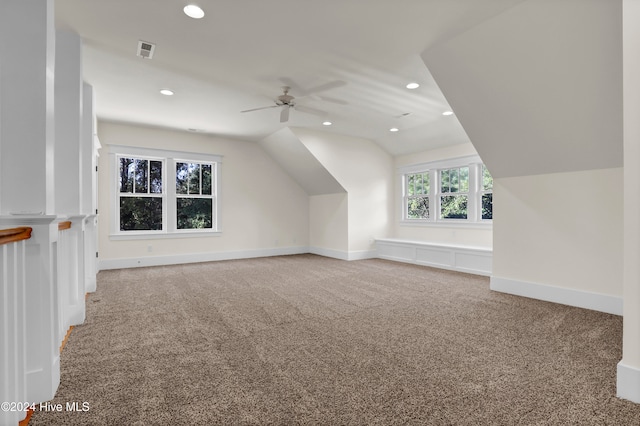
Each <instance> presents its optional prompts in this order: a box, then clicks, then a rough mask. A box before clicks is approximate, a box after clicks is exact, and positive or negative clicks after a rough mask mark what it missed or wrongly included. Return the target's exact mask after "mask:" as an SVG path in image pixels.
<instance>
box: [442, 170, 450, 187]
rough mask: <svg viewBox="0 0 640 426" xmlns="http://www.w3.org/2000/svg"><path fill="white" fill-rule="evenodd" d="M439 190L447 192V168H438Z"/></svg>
mask: <svg viewBox="0 0 640 426" xmlns="http://www.w3.org/2000/svg"><path fill="white" fill-rule="evenodd" d="M440 192H449V170H448V169H447V170H440Z"/></svg>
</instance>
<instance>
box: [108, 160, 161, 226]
mask: <svg viewBox="0 0 640 426" xmlns="http://www.w3.org/2000/svg"><path fill="white" fill-rule="evenodd" d="M162 163H163V162H162V160H151V159H142V158H128V157H119V166H120V167H119V169H120V191H119V192H118V198H119V202H118V205H119V206H120V230H121V231H158V230H162V222H163V221H162V210H163V209H162V199H163V196H162Z"/></svg>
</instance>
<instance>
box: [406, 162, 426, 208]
mask: <svg viewBox="0 0 640 426" xmlns="http://www.w3.org/2000/svg"><path fill="white" fill-rule="evenodd" d="M429 180H430V178H429V173H413V174H408V175H406V188H407V191H406V194H407V195H406V198H405V205H406V206H407V211H406V213H407V217H408V218H410V219H429Z"/></svg>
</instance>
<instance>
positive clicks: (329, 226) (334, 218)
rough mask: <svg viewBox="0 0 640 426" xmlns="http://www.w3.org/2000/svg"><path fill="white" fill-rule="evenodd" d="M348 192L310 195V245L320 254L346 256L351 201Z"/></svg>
mask: <svg viewBox="0 0 640 426" xmlns="http://www.w3.org/2000/svg"><path fill="white" fill-rule="evenodd" d="M347 198H348V196H347V194H346V193H339V194H327V195H314V196H311V197H309V246H310V247H312V250H313V251H314V252H316V253H318V254H323V253H324V254H325V255H327V256H332V257H338V258H346V257H348V251H349V230H348V226H347V224H348V221H349V210H348V209H349V205H348V204H349V202H348V199H347Z"/></svg>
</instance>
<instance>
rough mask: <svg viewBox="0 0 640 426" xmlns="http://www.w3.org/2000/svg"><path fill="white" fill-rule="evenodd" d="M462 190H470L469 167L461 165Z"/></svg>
mask: <svg viewBox="0 0 640 426" xmlns="http://www.w3.org/2000/svg"><path fill="white" fill-rule="evenodd" d="M460 192H469V168H468V167H460Z"/></svg>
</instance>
